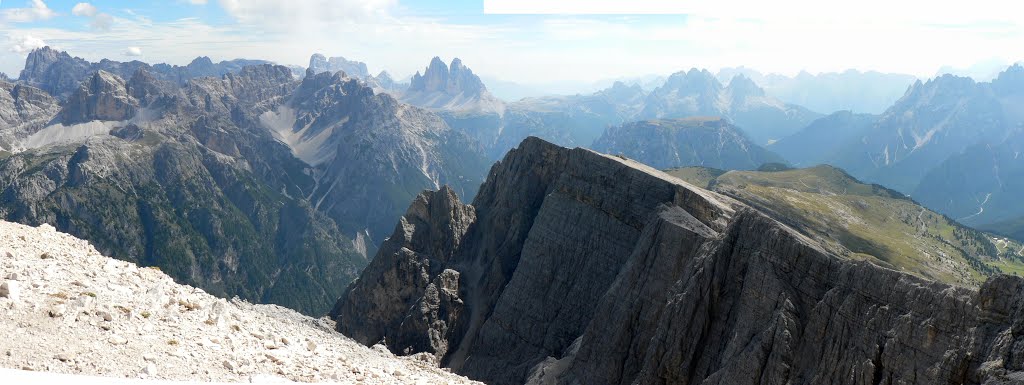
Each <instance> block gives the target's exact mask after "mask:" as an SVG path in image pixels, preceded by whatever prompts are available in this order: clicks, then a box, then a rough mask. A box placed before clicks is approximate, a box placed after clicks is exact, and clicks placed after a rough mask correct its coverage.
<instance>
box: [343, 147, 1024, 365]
mask: <svg viewBox="0 0 1024 385" xmlns="http://www.w3.org/2000/svg"><path fill="white" fill-rule="evenodd" d="M467 223H468V225H467ZM464 228H465V229H467V230H464V232H463V230H462V229H464ZM435 240H437V241H435ZM456 281H457V284H456V283H455V282H456ZM456 287H457V289H456ZM456 290H457V291H456ZM1022 311H1024V280H1021V279H1020V278H1015V277H1008V276H998V277H995V278H993V279H991V280H990V281H989V282H987V283H986V284H985V285H983V286H982V288H981V289H980V290H979V291H974V290H971V289H966V288H958V287H951V286H947V285H945V284H940V283H935V282H929V281H926V280H923V279H920V278H917V277H914V276H911V275H908V274H905V273H901V272H897V271H893V270H888V269H885V268H881V267H878V266H875V265H872V264H869V263H867V262H862V261H861V262H858V261H853V260H848V259H844V258H842V257H839V256H837V255H834V254H831V253H829V252H827V251H824V249H822V248H821V247H820V246H819V245H818V244H817V243H816V241H814V240H812V239H809V238H806V237H804V236H802V235H800V234H799V233H797V232H795V231H793V230H792V229H790V228H788V227H786V226H784V225H782V224H781V223H779V222H777V221H775V220H774V219H772V218H770V217H768V216H766V215H765V214H763V213H761V212H759V211H757V210H755V209H752V208H749V207H747V206H745V205H743V204H740V203H738V202H736V201H734V200H732V199H730V198H727V197H724V196H721V195H718V194H716V193H713V192H709V191H706V190H703V189H700V188H697V187H694V186H692V185H689V184H687V183H685V182H682V181H680V180H678V179H675V178H672V177H670V176H667V175H665V174H663V173H661V172H659V171H655V170H654V169H651V168H649V167H646V166H643V165H641V164H639V163H635V162H632V161H629V160H623V159H619V158H617V157H611V156H606V155H601V154H599V153H595V152H591V151H588V150H583V149H572V150H569V149H564V148H559V147H557V146H553V145H551V144H549V143H546V142H543V141H541V140H538V139H534V138H530V139H527V140H525V141H524V142H523V143H522V144H521V145H520V146H519V147H518V148H517V149H515V150H513V151H511V152H510V153H509V154H508V155H507V156H506V157H505V158H504V159H503V160H502V161H501V162H500V163H498V164H496V165H495V166H494V168H493V169H492V170H491V174H490V176H489V177H488V180H487V182H486V183H485V184H484V185H483V186H482V187H481V190H480V192H479V193H478V194H477V196H476V199H475V200H474V201H473V205H472V206H465V205H461V204H458V203H457V202H454V198H453V197H452V196H451V194H450V193H449V192H447V191H441V192H437V193H424V194H423V195H422V196H421V197H420V198H418V199H417V201H416V202H414V204H413V205H412V207H411V208H410V210H409V213H407V215H406V217H405V218H404V219H403V220H402V221H401V222H400V224H399V225H398V226H396V230H395V236H393V237H392V238H391V239H389V240H388V241H386V242H385V244H384V245H383V246H382V247H381V249H380V252H379V253H378V255H377V257H376V258H375V259H374V261H373V262H371V265H370V267H368V268H367V270H366V271H365V273H364V274H363V275H362V277H361V278H360V279H359V280H357V281H355V282H354V283H353V284H352V285H351V286H350V287H349V288H348V290H347V291H346V294H345V295H343V296H342V297H341V299H339V301H338V303H337V305H336V306H335V308H334V310H333V311H332V316H334V317H335V318H336V320H337V322H338V330H339V331H341V332H342V333H345V334H347V335H351V336H353V337H354V338H355V339H356V340H357V341H360V342H362V343H364V344H375V343H378V342H383V343H385V344H387V346H388V348H389V349H391V350H392V351H393V352H398V353H403V354H408V353H416V352H429V353H431V354H434V355H435V356H436V357H437V358H438V359H439V362H440V364H441V365H444V366H447V367H450V368H452V369H453V370H454V371H456V372H458V373H462V374H465V375H467V376H469V377H471V378H475V379H479V380H482V381H485V382H488V383H493V384H520V383H527V382H528V383H535V384H574V383H581V384H784V383H791V384H897V383H906V384H936V383H964V384H967V383H970V384H980V383H990V384H996V383H1014V382H1016V381H1022V380H1024V362H1021V361H1020V360H1019V359H1018V358H1019V357H1020V355H1019V354H1020V353H1019V352H1018V351H1019V350H1020V348H1019V347H1020V346H1024V337H1018V336H1017V334H1018V333H1016V332H1015V331H1016V330H1017V329H1019V327H1020V325H1018V324H1019V323H1020V322H1019V319H1020V317H1021V315H1022V314H1024V313H1022Z"/></svg>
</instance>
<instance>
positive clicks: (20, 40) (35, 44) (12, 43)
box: [7, 34, 46, 55]
mask: <svg viewBox="0 0 1024 385" xmlns="http://www.w3.org/2000/svg"><path fill="white" fill-rule="evenodd" d="M7 40H8V42H9V46H8V50H9V51H11V52H14V53H16V54H19V55H21V54H26V53H28V52H29V51H32V50H33V49H36V48H40V47H45V46H46V42H45V41H43V39H40V38H37V37H35V36H32V35H16V34H11V35H8V36H7Z"/></svg>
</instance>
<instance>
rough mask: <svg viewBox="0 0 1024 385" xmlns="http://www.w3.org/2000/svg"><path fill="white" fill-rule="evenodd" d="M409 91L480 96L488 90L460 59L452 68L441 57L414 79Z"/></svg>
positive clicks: (432, 60) (431, 62)
mask: <svg viewBox="0 0 1024 385" xmlns="http://www.w3.org/2000/svg"><path fill="white" fill-rule="evenodd" d="M409 90H410V91H413V92H417V91H419V92H442V93H445V94H448V95H459V94H465V95H479V94H481V93H482V92H484V91H485V90H486V87H484V83H483V81H481V80H480V78H479V77H478V76H476V75H475V74H473V71H472V70H471V69H469V67H466V66H465V65H464V64H463V63H462V60H461V59H459V58H455V59H452V63H451V65H450V66H448V65H445V64H444V61H442V60H441V58H440V57H437V56H435V57H434V58H433V59H431V60H430V65H429V66H427V68H426V69H424V71H423V74H422V75H421V74H420V73H419V72H417V73H416V75H413V77H412V83H411V84H410V85H409Z"/></svg>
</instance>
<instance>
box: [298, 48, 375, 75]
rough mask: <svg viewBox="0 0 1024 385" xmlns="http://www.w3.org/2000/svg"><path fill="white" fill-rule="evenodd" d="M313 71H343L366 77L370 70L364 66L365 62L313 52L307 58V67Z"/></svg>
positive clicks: (347, 73)
mask: <svg viewBox="0 0 1024 385" xmlns="http://www.w3.org/2000/svg"><path fill="white" fill-rule="evenodd" d="M308 68H309V69H310V70H312V71H313V74H318V73H321V72H330V73H332V74H333V73H335V72H338V71H343V72H345V74H346V75H348V76H350V77H354V78H358V79H367V78H370V77H372V76H370V70H369V69H367V68H366V63H363V62H360V61H354V60H348V59H345V58H344V57H341V56H336V57H332V58H330V59H328V58H327V57H325V56H324V55H322V54H318V53H315V54H313V56H310V58H309V67H308Z"/></svg>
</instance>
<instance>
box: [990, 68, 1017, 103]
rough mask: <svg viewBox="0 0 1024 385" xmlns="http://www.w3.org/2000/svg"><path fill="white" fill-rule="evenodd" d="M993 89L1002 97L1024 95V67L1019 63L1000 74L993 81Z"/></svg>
mask: <svg viewBox="0 0 1024 385" xmlns="http://www.w3.org/2000/svg"><path fill="white" fill-rule="evenodd" d="M992 89H993V90H995V91H996V92H997V93H999V94H1001V95H1008V94H1014V93H1024V66H1022V65H1021V64H1020V63H1017V64H1014V65H1012V66H1010V67H1008V68H1007V69H1006V70H1005V71H1003V72H1000V73H999V76H998V77H996V79H995V80H993V81H992Z"/></svg>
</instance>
